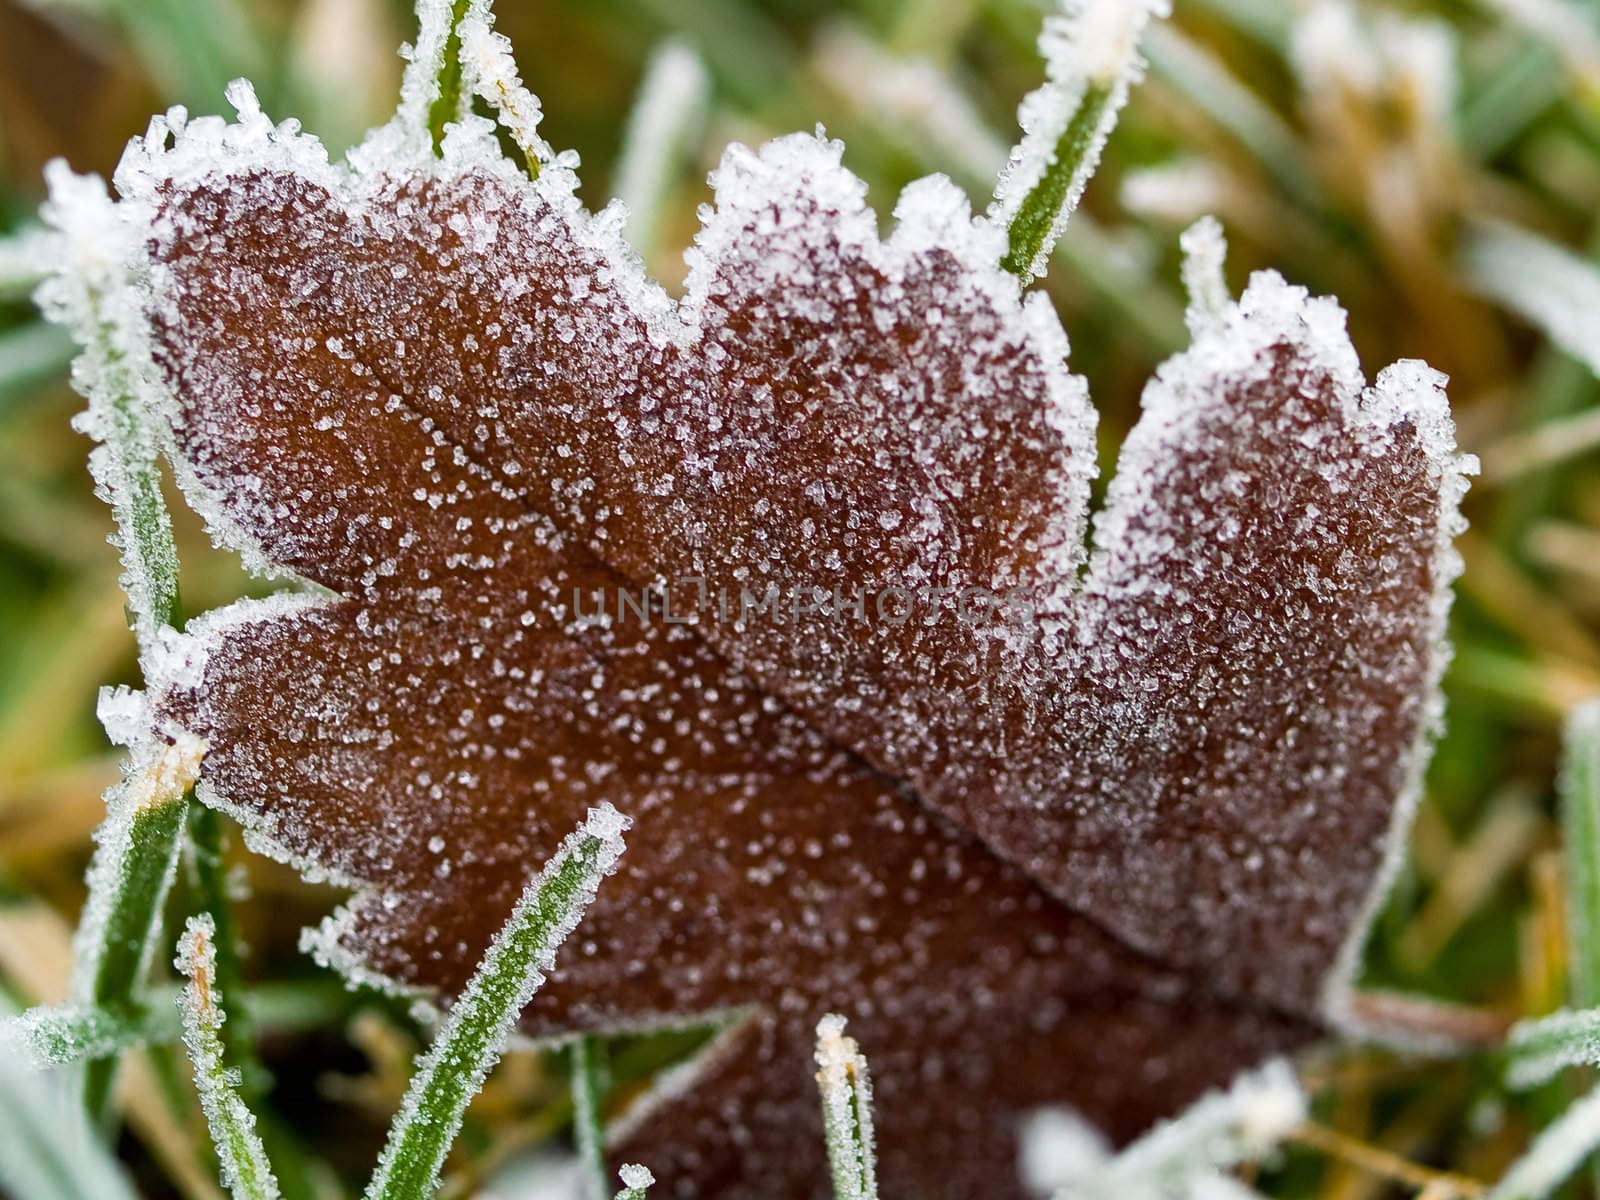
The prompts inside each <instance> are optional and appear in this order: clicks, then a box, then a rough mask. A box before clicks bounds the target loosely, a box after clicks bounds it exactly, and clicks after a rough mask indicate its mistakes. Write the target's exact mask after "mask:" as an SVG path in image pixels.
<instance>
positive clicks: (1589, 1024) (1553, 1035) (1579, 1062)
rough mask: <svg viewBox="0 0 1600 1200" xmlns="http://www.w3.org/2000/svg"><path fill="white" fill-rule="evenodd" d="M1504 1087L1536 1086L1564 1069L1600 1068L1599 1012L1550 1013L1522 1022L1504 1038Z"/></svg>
mask: <svg viewBox="0 0 1600 1200" xmlns="http://www.w3.org/2000/svg"><path fill="white" fill-rule="evenodd" d="M1506 1055H1507V1059H1508V1065H1507V1070H1506V1086H1507V1087H1510V1088H1513V1089H1515V1090H1518V1091H1525V1090H1527V1089H1528V1088H1534V1087H1538V1086H1539V1085H1540V1084H1543V1083H1545V1082H1547V1081H1548V1080H1550V1079H1551V1078H1553V1077H1554V1076H1555V1075H1556V1074H1557V1073H1558V1072H1560V1071H1561V1070H1563V1069H1564V1068H1566V1067H1580V1066H1595V1065H1600V1010H1596V1009H1592V1008H1586V1009H1580V1010H1578V1011H1575V1012H1574V1011H1565V1012H1557V1013H1551V1014H1550V1015H1549V1016H1547V1017H1540V1018H1538V1019H1537V1020H1531V1021H1521V1022H1519V1023H1518V1024H1517V1025H1516V1026H1515V1027H1514V1028H1513V1029H1512V1030H1511V1033H1510V1034H1509V1035H1508V1036H1507V1038H1506Z"/></svg>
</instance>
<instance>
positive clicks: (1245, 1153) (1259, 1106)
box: [1062, 1060, 1307, 1200]
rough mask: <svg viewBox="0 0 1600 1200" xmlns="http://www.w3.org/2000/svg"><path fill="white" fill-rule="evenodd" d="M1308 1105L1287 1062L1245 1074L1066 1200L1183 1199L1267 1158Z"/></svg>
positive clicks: (1124, 1154)
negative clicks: (1217, 1178)
mask: <svg viewBox="0 0 1600 1200" xmlns="http://www.w3.org/2000/svg"><path fill="white" fill-rule="evenodd" d="M1306 1111H1307V1100H1306V1095H1305V1093H1304V1092H1303V1091H1302V1090H1301V1088H1300V1084H1299V1082H1298V1081H1297V1080H1296V1079H1295V1076H1294V1071H1293V1070H1292V1069H1291V1068H1290V1066H1289V1064H1288V1063H1286V1062H1283V1061H1281V1060H1279V1061H1274V1062H1270V1063H1268V1064H1267V1065H1266V1066H1264V1067H1262V1068H1260V1069H1259V1070H1257V1071H1251V1072H1249V1073H1247V1074H1244V1075H1241V1076H1240V1077H1239V1078H1238V1079H1236V1080H1235V1081H1234V1083H1233V1086H1232V1087H1230V1088H1229V1089H1228V1090H1227V1091H1225V1092H1213V1093H1211V1094H1210V1095H1207V1096H1202V1097H1201V1098H1200V1099H1199V1100H1197V1101H1195V1102H1194V1103H1193V1104H1191V1105H1190V1106H1189V1107H1188V1108H1187V1109H1185V1110H1184V1111H1183V1112H1182V1113H1181V1114H1180V1115H1178V1116H1177V1117H1174V1118H1173V1119H1172V1120H1170V1121H1165V1122H1163V1123H1162V1124H1160V1125H1157V1126H1156V1127H1155V1128H1154V1129H1152V1130H1151V1131H1150V1132H1149V1133H1147V1134H1145V1135H1144V1136H1143V1137H1141V1138H1139V1140H1138V1141H1136V1142H1134V1143H1133V1144H1132V1145H1130V1146H1129V1147H1128V1148H1127V1149H1126V1150H1124V1151H1122V1153H1121V1154H1118V1155H1117V1156H1116V1157H1115V1158H1113V1159H1111V1160H1110V1162H1108V1163H1107V1164H1106V1165H1105V1166H1104V1167H1103V1169H1101V1170H1099V1171H1096V1172H1094V1173H1093V1174H1092V1175H1091V1176H1090V1178H1088V1179H1087V1180H1085V1181H1084V1182H1083V1183H1082V1184H1081V1185H1074V1186H1073V1187H1071V1188H1068V1189H1065V1190H1064V1191H1063V1193H1062V1196H1070V1197H1073V1198H1077V1197H1084V1198H1085V1200H1087V1198H1089V1197H1093V1198H1094V1200H1122V1198H1124V1197H1128V1196H1164V1195H1170V1194H1182V1193H1183V1192H1184V1190H1186V1189H1191V1188H1193V1187H1194V1186H1195V1185H1196V1184H1197V1183H1199V1182H1201V1181H1204V1180H1208V1179H1211V1178H1213V1177H1214V1176H1215V1175H1216V1173H1217V1172H1218V1171H1221V1170H1226V1169H1227V1168H1229V1167H1232V1166H1236V1165H1237V1164H1239V1163H1243V1162H1249V1161H1251V1160H1253V1159H1257V1158H1260V1157H1261V1156H1262V1155H1264V1154H1266V1153H1267V1152H1269V1151H1270V1150H1272V1149H1273V1147H1275V1146H1276V1145H1277V1144H1278V1143H1279V1142H1280V1141H1281V1140H1282V1139H1283V1138H1285V1137H1286V1136H1288V1135H1289V1133H1291V1132H1292V1131H1293V1130H1294V1129H1295V1128H1296V1127H1297V1126H1299V1125H1300V1124H1301V1123H1302V1122H1303V1121H1304V1120H1305V1119H1306Z"/></svg>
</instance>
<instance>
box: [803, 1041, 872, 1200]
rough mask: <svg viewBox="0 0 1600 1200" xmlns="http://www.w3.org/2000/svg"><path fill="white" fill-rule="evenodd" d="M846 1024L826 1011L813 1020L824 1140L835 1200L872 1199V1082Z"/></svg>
mask: <svg viewBox="0 0 1600 1200" xmlns="http://www.w3.org/2000/svg"><path fill="white" fill-rule="evenodd" d="M844 1026H845V1020H844V1018H843V1017H841V1016H838V1015H837V1014H834V1013H829V1014H828V1015H827V1016H825V1017H823V1018H822V1020H820V1021H818V1022H817V1068H818V1070H817V1087H818V1088H819V1089H820V1090H821V1092H822V1126H823V1131H824V1132H825V1133H826V1135H827V1139H828V1160H829V1164H830V1166H831V1167H832V1168H833V1194H834V1196H835V1197H836V1200H876V1197H877V1195H878V1181H877V1159H876V1151H875V1149H874V1146H873V1135H872V1079H871V1076H870V1075H868V1073H867V1060H866V1059H865V1058H863V1057H862V1054H861V1050H860V1048H859V1047H857V1045H856V1042H855V1039H854V1038H850V1037H846V1036H845V1032H844Z"/></svg>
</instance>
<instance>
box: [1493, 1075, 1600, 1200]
mask: <svg viewBox="0 0 1600 1200" xmlns="http://www.w3.org/2000/svg"><path fill="white" fill-rule="evenodd" d="M1596 1146H1600V1089H1597V1090H1595V1091H1591V1092H1589V1093H1588V1094H1587V1095H1586V1096H1584V1097H1583V1099H1581V1100H1579V1101H1578V1102H1577V1103H1575V1104H1573V1105H1572V1106H1571V1107H1569V1108H1568V1109H1567V1111H1566V1112H1564V1113H1562V1114H1561V1116H1560V1117H1559V1118H1557V1119H1556V1121H1555V1122H1554V1123H1552V1124H1550V1125H1548V1126H1546V1127H1545V1129H1544V1130H1543V1131H1542V1132H1541V1133H1540V1134H1539V1136H1538V1137H1536V1138H1534V1140H1533V1145H1532V1146H1530V1147H1529V1148H1528V1152H1527V1153H1526V1154H1524V1155H1523V1156H1522V1157H1521V1158H1519V1159H1517V1161H1516V1162H1514V1163H1512V1164H1511V1167H1510V1169H1509V1170H1507V1171H1506V1173H1505V1175H1503V1176H1502V1177H1501V1179H1500V1182H1499V1183H1497V1184H1495V1186H1494V1189H1493V1190H1492V1191H1490V1192H1489V1194H1488V1196H1487V1197H1486V1198H1485V1200H1542V1197H1545V1196H1548V1195H1549V1194H1550V1193H1551V1192H1553V1191H1555V1189H1556V1188H1557V1187H1559V1186H1560V1185H1561V1184H1562V1182H1563V1181H1565V1180H1566V1178H1567V1177H1568V1176H1569V1175H1571V1174H1572V1173H1573V1172H1574V1171H1576V1170H1577V1169H1578V1167H1579V1166H1580V1165H1581V1164H1582V1163H1583V1160H1584V1159H1586V1158H1588V1157H1589V1155H1591V1154H1593V1153H1594V1150H1595V1147H1596Z"/></svg>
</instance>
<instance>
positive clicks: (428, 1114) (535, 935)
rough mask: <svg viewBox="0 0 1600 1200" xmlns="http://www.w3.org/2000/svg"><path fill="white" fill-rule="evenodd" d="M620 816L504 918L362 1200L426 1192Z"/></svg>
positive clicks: (579, 904)
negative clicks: (500, 928) (503, 925)
mask: <svg viewBox="0 0 1600 1200" xmlns="http://www.w3.org/2000/svg"><path fill="white" fill-rule="evenodd" d="M627 827H628V819H627V818H626V817H624V816H622V814H620V813H619V812H617V810H616V809H614V808H612V807H611V806H610V805H602V806H601V807H599V808H594V809H590V810H589V818H588V820H587V821H585V822H584V823H583V825H581V826H580V827H579V828H578V830H577V831H576V832H575V833H573V834H571V835H570V836H569V837H568V838H567V840H566V841H565V842H564V843H563V844H562V847H561V849H560V850H559V851H558V852H557V853H556V856H555V857H554V858H552V859H551V860H550V861H549V863H547V864H546V865H545V868H544V870H542V871H541V872H540V873H539V874H538V875H537V876H535V877H534V879H532V880H531V881H530V882H529V884H528V886H527V887H526V888H525V889H524V890H523V893H522V896H521V898H520V899H519V900H518V901H517V904H516V907H515V908H514V909H513V910H512V913H511V917H510V919H509V920H508V921H507V922H506V924H505V927H504V928H503V929H502V930H501V931H500V933H499V935H498V936H496V938H495V940H494V942H493V943H492V944H491V945H490V947H489V949H488V951H487V952H486V953H485V954H484V956H483V961H482V963H480V964H479V966H478V970H477V972H476V973H475V974H474V975H473V977H472V979H471V981H470V982H469V983H468V984H467V987H466V990H465V991H463V992H462V994H461V996H460V998H459V999H458V1000H457V1001H456V1002H455V1004H454V1005H453V1006H452V1007H451V1009H450V1012H449V1015H448V1016H446V1018H445V1020H444V1023H443V1025H442V1026H441V1027H440V1029H439V1035H438V1038H437V1040H435V1042H434V1044H433V1047H432V1048H431V1049H430V1050H429V1051H428V1052H427V1053H426V1054H424V1055H422V1056H421V1057H420V1058H419V1059H418V1061H417V1070H416V1073H415V1074H414V1075H413V1076H412V1079H411V1086H410V1088H409V1089H407V1091H406V1096H405V1100H404V1101H403V1102H402V1104H401V1107H400V1111H399V1112H398V1113H397V1114H396V1115H395V1119H394V1123H393V1125H391V1126H390V1129H389V1141H388V1144H387V1145H386V1146H385V1147H384V1150H383V1154H382V1156H381V1157H380V1158H379V1160H378V1169H377V1171H376V1173H375V1174H374V1175H373V1177H372V1182H371V1183H369V1184H368V1185H367V1190H366V1193H365V1194H366V1197H367V1200H414V1198H415V1197H418V1196H426V1195H429V1194H431V1192H432V1189H433V1187H434V1185H435V1183H436V1182H437V1181H438V1178H439V1169H440V1167H441V1166H442V1165H443V1164H444V1158H445V1155H446V1154H447V1153H448V1152H449V1150H450V1144H451V1143H452V1142H453V1141H454V1140H455V1136H456V1134H457V1133H458V1132H459V1131H460V1129H461V1122H462V1119H463V1117H464V1116H465V1115H466V1111H467V1105H468V1104H469V1103H470V1102H471V1100H472V1097H473V1096H474V1095H476V1094H477V1092H478V1089H479V1088H480V1087H481V1086H482V1084H483V1080H484V1078H485V1077H486V1076H487V1075H488V1073H489V1071H490V1069H491V1068H492V1067H493V1066H494V1064H495V1062H496V1061H498V1059H499V1057H500V1054H501V1052H502V1050H503V1049H504V1048H505V1043H506V1039H507V1038H509V1037H510V1036H511V1031H512V1028H513V1027H514V1026H515V1024H516V1020H517V1016H518V1014H519V1013H521V1012H522V1009H523V1008H524V1006H526V1004H527V1003H528V1001H529V1000H530V999H532V998H533V994H534V992H536V991H538V989H539V987H540V985H541V984H542V983H543V982H544V978H545V976H544V972H546V971H548V970H549V969H550V968H551V966H552V965H553V964H554V962H555V952H556V947H557V946H559V945H560V944H561V942H562V940H563V939H564V938H565V937H566V936H567V934H569V933H571V932H572V929H573V927H574V926H576V925H577V923H578V919H579V918H580V917H581V916H582V915H583V911H584V909H585V908H587V907H588V905H589V902H590V901H591V900H592V899H593V898H594V895H595V892H596V890H597V889H598V888H599V886H600V880H601V879H602V878H604V877H605V876H606V875H607V874H609V873H610V871H611V870H612V869H613V868H614V867H615V866H616V863H617V859H618V857H619V856H620V855H621V853H622V834H623V831H624V830H626V829H627Z"/></svg>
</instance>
